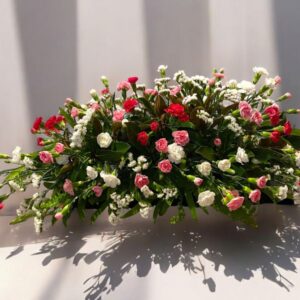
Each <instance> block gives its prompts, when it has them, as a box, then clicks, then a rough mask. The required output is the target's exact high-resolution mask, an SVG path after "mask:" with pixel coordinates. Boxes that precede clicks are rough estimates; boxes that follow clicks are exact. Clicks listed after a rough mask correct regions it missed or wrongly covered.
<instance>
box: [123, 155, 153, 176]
mask: <svg viewBox="0 0 300 300" xmlns="http://www.w3.org/2000/svg"><path fill="white" fill-rule="evenodd" d="M127 158H128V160H129V163H128V165H127V167H128V168H131V169H132V170H133V172H136V173H139V172H141V171H142V170H147V169H148V168H149V163H148V161H147V158H146V157H145V156H144V155H140V156H138V157H137V159H136V160H135V159H134V158H133V154H132V153H131V152H130V153H128V157H127Z"/></svg>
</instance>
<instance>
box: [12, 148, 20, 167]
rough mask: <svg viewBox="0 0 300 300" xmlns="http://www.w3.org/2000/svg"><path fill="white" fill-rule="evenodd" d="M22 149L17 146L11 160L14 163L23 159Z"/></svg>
mask: <svg viewBox="0 0 300 300" xmlns="http://www.w3.org/2000/svg"><path fill="white" fill-rule="evenodd" d="M21 151H22V148H21V147H19V146H17V147H16V148H15V149H14V150H13V152H12V158H11V162H12V163H14V164H18V163H20V161H21Z"/></svg>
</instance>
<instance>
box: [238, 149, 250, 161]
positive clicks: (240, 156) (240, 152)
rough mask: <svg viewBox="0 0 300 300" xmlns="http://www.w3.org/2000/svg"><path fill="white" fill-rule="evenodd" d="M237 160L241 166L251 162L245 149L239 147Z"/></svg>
mask: <svg viewBox="0 0 300 300" xmlns="http://www.w3.org/2000/svg"><path fill="white" fill-rule="evenodd" d="M235 160H236V161H237V162H238V163H240V164H244V163H247V162H249V157H248V154H247V153H246V151H245V149H243V148H241V147H238V150H237V153H236V155H235Z"/></svg>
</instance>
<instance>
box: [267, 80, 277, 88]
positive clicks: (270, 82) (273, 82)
mask: <svg viewBox="0 0 300 300" xmlns="http://www.w3.org/2000/svg"><path fill="white" fill-rule="evenodd" d="M265 85H266V86H267V87H269V88H270V89H275V87H276V80H275V78H266V80H265Z"/></svg>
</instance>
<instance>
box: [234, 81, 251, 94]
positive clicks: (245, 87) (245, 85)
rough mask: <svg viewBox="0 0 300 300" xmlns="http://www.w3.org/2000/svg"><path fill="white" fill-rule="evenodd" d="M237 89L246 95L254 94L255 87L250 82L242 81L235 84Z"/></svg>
mask: <svg viewBox="0 0 300 300" xmlns="http://www.w3.org/2000/svg"><path fill="white" fill-rule="evenodd" d="M237 87H238V88H239V89H241V90H242V92H244V93H247V94H252V93H254V92H255V85H254V84H253V83H252V82H250V81H246V80H243V81H241V82H239V83H238V84H237Z"/></svg>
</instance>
